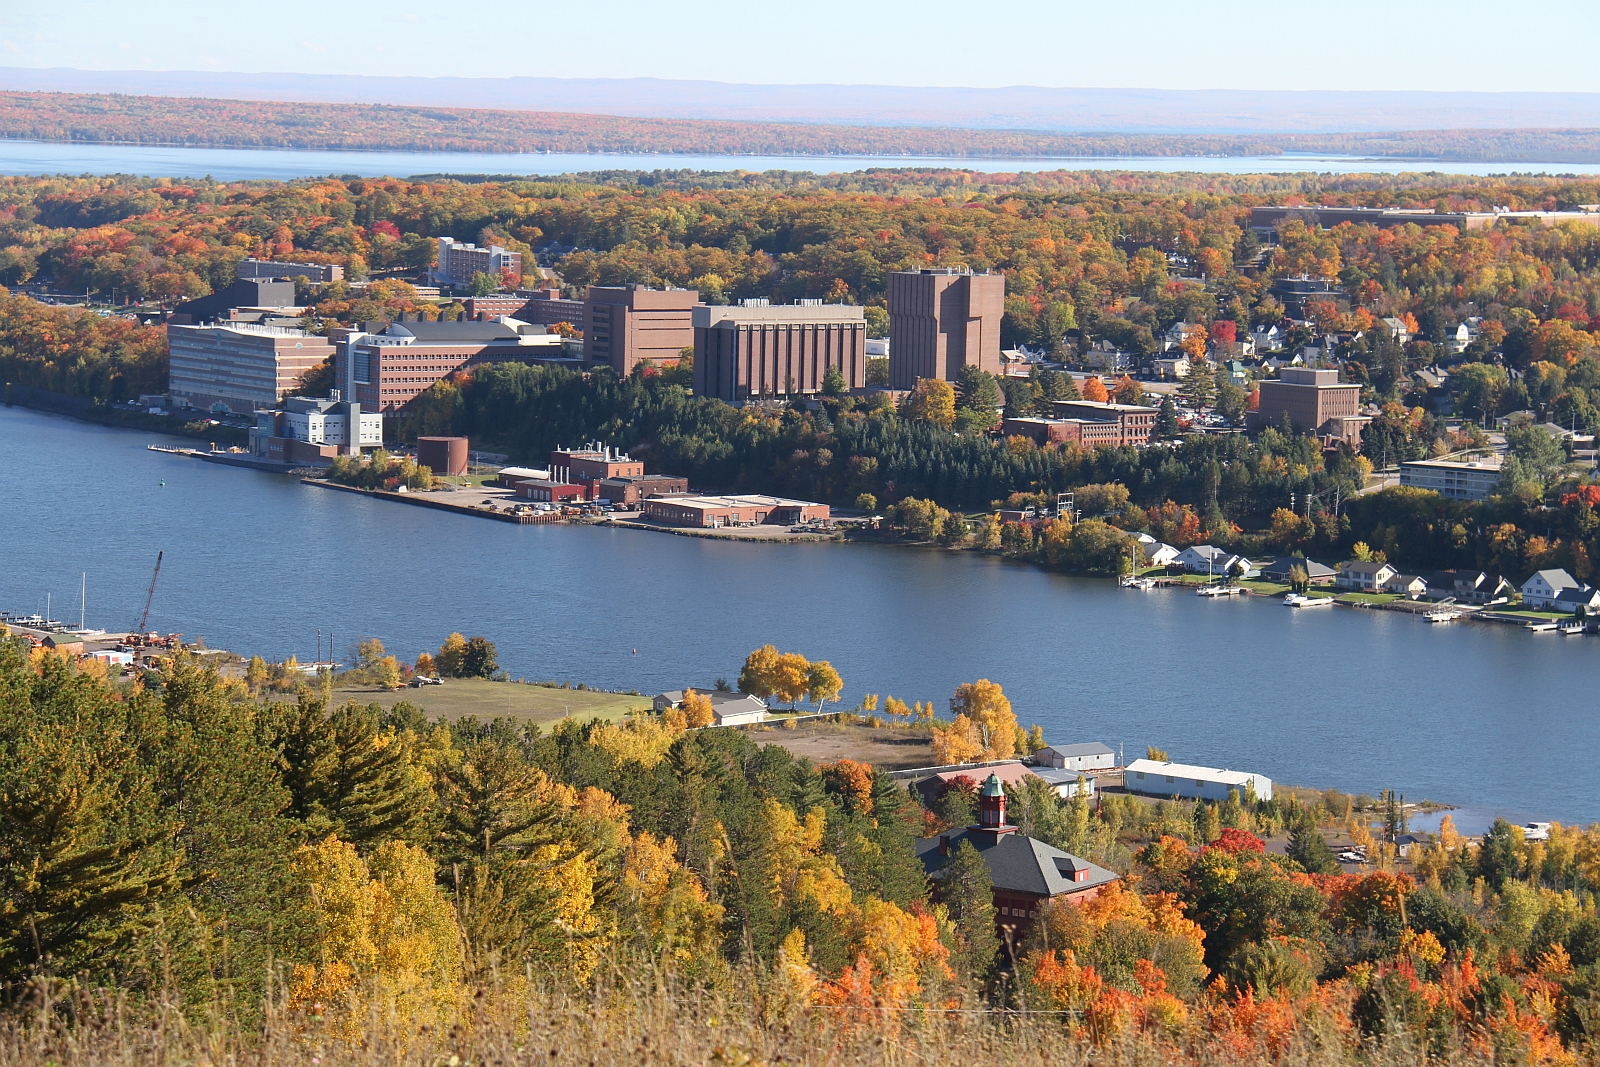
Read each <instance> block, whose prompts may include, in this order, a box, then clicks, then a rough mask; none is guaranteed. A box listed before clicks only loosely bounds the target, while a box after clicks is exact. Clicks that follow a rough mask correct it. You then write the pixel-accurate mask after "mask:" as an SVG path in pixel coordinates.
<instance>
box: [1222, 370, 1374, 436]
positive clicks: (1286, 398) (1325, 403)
mask: <svg viewBox="0 0 1600 1067" xmlns="http://www.w3.org/2000/svg"><path fill="white" fill-rule="evenodd" d="M1278 373H1279V376H1280V378H1279V380H1278V381H1275V382H1274V381H1264V382H1262V383H1261V385H1260V386H1259V389H1260V396H1259V400H1260V403H1259V404H1258V406H1257V410H1255V411H1252V412H1251V413H1250V417H1249V423H1250V428H1251V429H1252V430H1260V429H1263V428H1264V427H1267V426H1277V425H1278V424H1279V423H1281V422H1282V421H1283V417H1284V416H1285V415H1287V416H1288V417H1289V422H1290V424H1291V425H1292V426H1293V427H1294V429H1295V432H1296V433H1316V434H1318V435H1319V436H1322V437H1326V438H1336V439H1337V440H1339V441H1343V442H1344V443H1346V444H1349V445H1351V446H1352V447H1356V446H1359V445H1360V444H1361V430H1362V428H1363V427H1364V426H1366V424H1367V423H1368V422H1369V421H1371V420H1370V419H1367V418H1364V417H1363V416H1361V415H1360V414H1358V412H1359V411H1360V408H1361V386H1359V385H1341V384H1340V383H1339V372H1338V371H1336V370H1317V369H1312V368H1310V367H1284V368H1283V369H1282V370H1281V371H1279V372H1278Z"/></svg>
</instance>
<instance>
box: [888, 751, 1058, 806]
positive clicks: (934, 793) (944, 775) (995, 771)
mask: <svg viewBox="0 0 1600 1067" xmlns="http://www.w3.org/2000/svg"><path fill="white" fill-rule="evenodd" d="M995 776H998V777H999V779H1000V782H1001V783H1002V784H1003V785H1005V786H1007V787H1008V788H1011V789H1016V788H1017V787H1019V786H1020V785H1021V784H1022V783H1023V782H1024V781H1026V780H1027V779H1028V778H1030V777H1032V776H1033V768H1032V767H1029V766H1028V765H1027V764H1025V763H1023V762H1022V761H1021V760H1007V761H1005V762H1004V763H996V764H990V765H988V766H986V767H960V766H957V767H951V768H950V769H948V770H943V771H936V772H934V773H933V774H930V775H928V776H927V777H926V778H918V779H917V780H916V781H915V782H914V783H912V786H911V788H913V789H915V790H916V791H917V796H918V797H920V798H921V799H922V806H923V807H925V808H931V807H933V802H934V801H936V800H938V799H939V798H940V797H942V796H944V795H945V794H946V793H948V792H949V791H950V790H951V789H952V788H953V787H955V786H957V785H959V784H960V783H961V782H962V781H965V783H966V784H967V786H968V787H969V788H972V787H976V786H977V785H979V784H980V783H981V782H983V781H984V779H985V778H988V777H995Z"/></svg>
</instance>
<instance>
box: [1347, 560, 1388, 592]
mask: <svg viewBox="0 0 1600 1067" xmlns="http://www.w3.org/2000/svg"><path fill="white" fill-rule="evenodd" d="M1399 573H1400V572H1399V571H1398V570H1396V569H1395V568H1393V567H1391V566H1389V564H1387V563H1375V562H1373V561H1371V560H1359V559H1352V560H1346V561H1345V562H1343V563H1341V564H1339V577H1337V578H1335V579H1334V581H1333V584H1334V585H1336V586H1338V587H1339V588H1340V589H1349V590H1351V591H1352V592H1356V593H1381V592H1383V591H1384V590H1385V589H1386V588H1387V587H1388V585H1389V583H1390V582H1391V581H1392V580H1393V579H1394V577H1395V575H1397V574H1399Z"/></svg>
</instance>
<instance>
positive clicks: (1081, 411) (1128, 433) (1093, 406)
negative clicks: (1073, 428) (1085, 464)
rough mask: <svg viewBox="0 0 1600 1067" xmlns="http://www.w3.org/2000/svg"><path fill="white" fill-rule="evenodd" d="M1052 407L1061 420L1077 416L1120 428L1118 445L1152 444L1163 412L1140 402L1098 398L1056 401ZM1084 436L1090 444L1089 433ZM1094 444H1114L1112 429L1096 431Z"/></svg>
mask: <svg viewBox="0 0 1600 1067" xmlns="http://www.w3.org/2000/svg"><path fill="white" fill-rule="evenodd" d="M1050 407H1051V410H1052V411H1053V412H1054V414H1055V417H1056V418H1058V419H1077V420H1079V421H1081V422H1085V423H1102V424H1110V425H1112V426H1114V427H1116V431H1117V434H1116V438H1117V439H1116V441H1115V442H1114V444H1115V447H1121V446H1123V445H1147V444H1149V443H1150V442H1151V441H1152V440H1154V439H1155V435H1156V416H1158V415H1159V414H1161V412H1160V410H1159V409H1157V408H1151V407H1144V406H1143V405H1140V404H1108V403H1099V402H1097V401H1094V400H1055V401H1052V402H1051V404H1050ZM1080 439H1081V440H1082V441H1083V442H1084V443H1085V444H1088V443H1090V438H1089V436H1088V435H1087V434H1080ZM1093 443H1094V444H1095V445H1110V444H1112V443H1113V442H1112V441H1111V436H1110V433H1109V431H1106V430H1104V429H1103V428H1102V429H1101V430H1098V431H1097V432H1096V434H1095V436H1094V441H1093Z"/></svg>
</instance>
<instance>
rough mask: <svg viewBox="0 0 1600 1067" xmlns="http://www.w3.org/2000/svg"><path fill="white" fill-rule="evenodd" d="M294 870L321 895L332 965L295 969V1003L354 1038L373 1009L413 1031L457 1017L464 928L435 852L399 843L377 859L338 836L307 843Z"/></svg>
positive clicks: (319, 916)
mask: <svg viewBox="0 0 1600 1067" xmlns="http://www.w3.org/2000/svg"><path fill="white" fill-rule="evenodd" d="M294 870H295V874H296V875H297V876H298V877H299V878H300V879H301V880H302V882H303V884H304V885H305V886H306V888H307V892H308V895H309V896H310V899H311V910H312V913H313V914H314V915H315V917H316V923H317V933H318V937H317V942H318V944H319V946H320V947H321V949H322V953H323V962H322V964H321V966H315V965H311V964H306V965H303V966H300V967H297V968H296V969H295V973H294V979H293V982H292V984H291V987H290V1002H291V1006H293V1007H295V1008H298V1009H300V1010H302V1011H305V1012H307V1013H311V1014H321V1015H323V1016H325V1017H330V1018H332V1019H333V1020H334V1022H335V1026H336V1027H337V1028H339V1029H340V1030H341V1031H342V1032H344V1033H346V1034H347V1035H349V1036H351V1037H356V1036H359V1020H360V1019H361V1018H362V1017H363V1016H365V1015H367V1014H368V1013H369V1011H372V1010H377V1011H379V1012H381V1013H382V1014H387V1015H393V1016H395V1017H398V1018H400V1019H404V1020H407V1021H408V1023H410V1024H413V1025H430V1026H438V1025H439V1024H440V1023H442V1022H445V1021H446V1020H448V1019H449V1018H450V1016H451V1015H452V1014H453V1012H454V1010H455V1007H456V1002H457V998H458V996H459V993H460V980H461V941H460V932H459V930H458V928H457V926H456V921H455V910H454V909H453V908H452V907H451V906H450V902H449V901H448V900H447V899H446V898H445V895H444V893H443V892H442V891H441V890H440V889H439V886H438V883H437V881H436V880H435V878H434V865H433V860H432V859H430V858H429V857H428V854H427V853H426V852H423V851H422V850H421V849H419V848H414V847H412V846H410V845H406V844H402V843H400V842H398V841H389V842H386V843H384V844H382V845H380V846H378V848H377V850H376V851H375V852H374V853H373V854H372V858H371V861H370V863H369V862H366V861H363V860H362V859H361V857H360V856H359V855H357V853H356V850H355V846H354V845H351V844H349V843H347V842H344V841H340V840H339V839H338V838H336V837H328V838H325V839H324V840H322V841H320V842H318V843H317V844H315V845H307V846H305V847H303V848H302V849H301V850H300V853H299V856H298V857H297V859H296V861H295V865H294Z"/></svg>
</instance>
